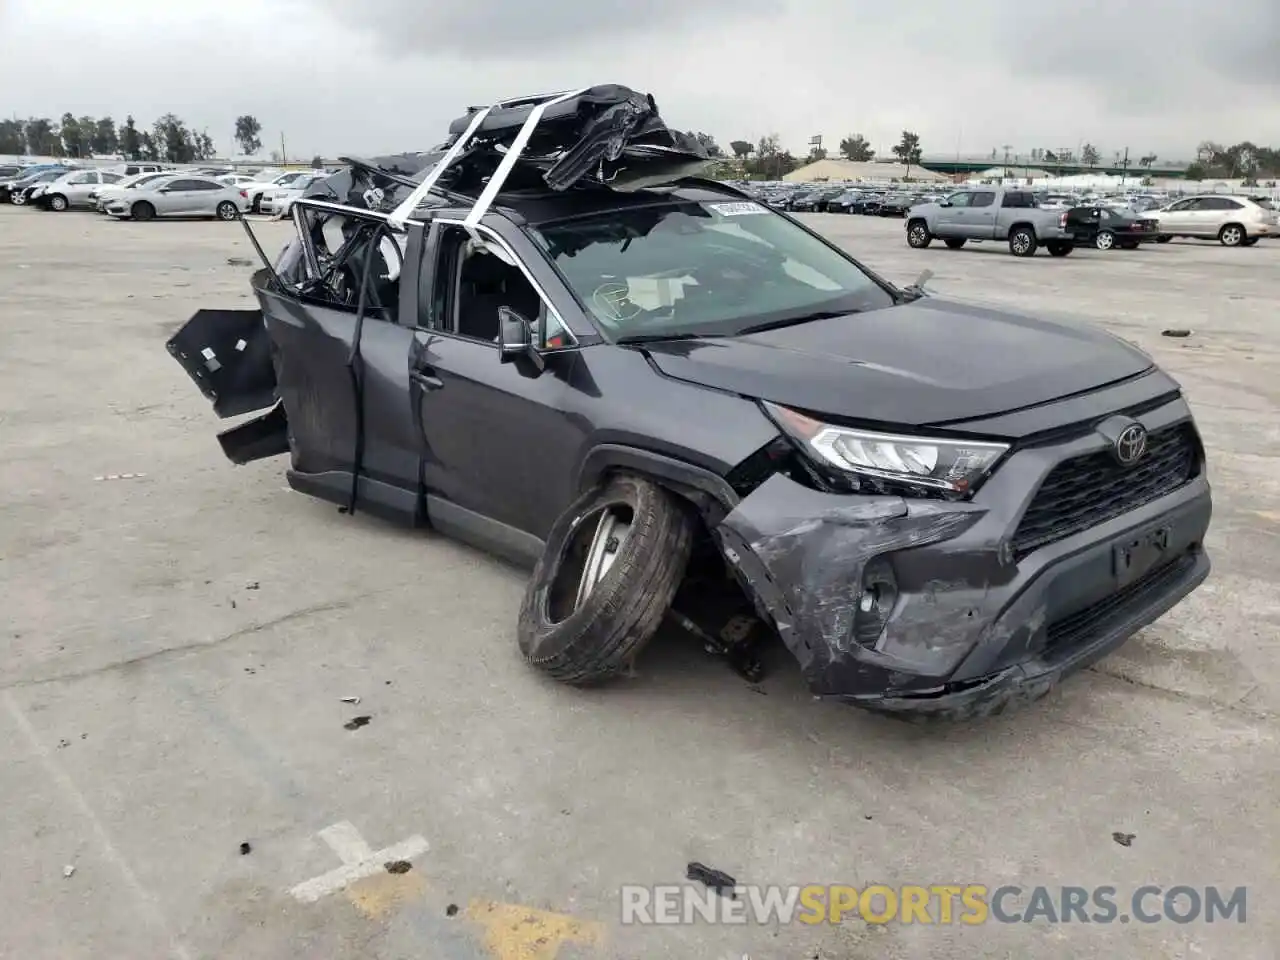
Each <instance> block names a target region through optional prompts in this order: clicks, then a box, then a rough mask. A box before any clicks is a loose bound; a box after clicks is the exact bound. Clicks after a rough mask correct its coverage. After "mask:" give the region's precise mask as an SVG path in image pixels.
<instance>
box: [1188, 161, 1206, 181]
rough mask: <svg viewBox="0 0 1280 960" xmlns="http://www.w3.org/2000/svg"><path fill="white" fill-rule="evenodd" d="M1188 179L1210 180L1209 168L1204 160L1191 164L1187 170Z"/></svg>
mask: <svg viewBox="0 0 1280 960" xmlns="http://www.w3.org/2000/svg"><path fill="white" fill-rule="evenodd" d="M1186 178H1187V179H1188V180H1208V179H1209V167H1208V165H1206V164H1205V162H1204V161H1203V160H1197V161H1195V162H1194V163H1192V164H1190V165H1189V166H1188V167H1187V170H1186Z"/></svg>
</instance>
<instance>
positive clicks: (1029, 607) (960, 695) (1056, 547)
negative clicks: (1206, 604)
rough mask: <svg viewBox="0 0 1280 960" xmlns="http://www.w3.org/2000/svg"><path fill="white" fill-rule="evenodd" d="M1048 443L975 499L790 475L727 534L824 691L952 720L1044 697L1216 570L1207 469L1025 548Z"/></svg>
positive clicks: (751, 584)
mask: <svg viewBox="0 0 1280 960" xmlns="http://www.w3.org/2000/svg"><path fill="white" fill-rule="evenodd" d="M1052 465H1053V464H1052V461H1051V459H1050V458H1049V457H1047V456H1046V454H1045V452H1044V451H1026V452H1024V454H1022V455H1017V454H1015V456H1014V457H1013V458H1011V459H1010V461H1009V462H1007V463H1006V464H1005V465H1004V466H1003V467H1002V468H1001V470H999V471H997V473H996V474H995V475H993V477H992V478H991V479H990V480H989V481H988V483H987V484H986V485H985V486H984V487H983V488H982V489H981V490H980V491H979V493H978V495H977V496H976V497H975V498H974V499H973V500H972V501H969V502H942V501H932V500H915V499H904V498H901V497H895V496H851V495H842V494H832V493H823V492H819V491H816V490H813V489H810V488H809V487H806V486H802V485H801V484H799V483H796V482H795V481H793V480H791V479H789V478H788V477H786V476H785V475H782V474H775V475H774V476H772V477H771V478H769V479H768V480H766V481H765V482H764V483H763V484H762V485H760V486H759V487H758V488H756V489H755V490H754V491H752V492H751V493H750V494H749V495H747V496H746V497H745V498H744V499H743V500H742V501H741V502H740V503H739V504H738V505H737V506H736V508H735V509H734V510H733V511H732V512H730V513H729V514H728V516H726V517H725V518H724V520H723V521H722V522H721V523H719V524H718V525H717V526H716V527H715V528H714V534H715V536H716V537H717V539H718V540H719V542H720V546H721V549H722V551H723V553H724V555H725V557H726V558H727V559H728V560H729V562H730V564H731V565H732V566H733V567H734V569H735V571H736V573H737V575H738V579H739V580H740V582H741V583H742V585H743V586H744V588H745V589H746V591H747V593H748V595H749V596H750V597H751V598H752V599H753V600H754V601H755V603H756V606H757V608H758V609H759V610H760V612H761V614H762V616H765V617H766V619H768V620H771V621H772V622H773V624H774V625H775V627H776V629H777V631H778V633H779V635H780V636H781V638H782V640H783V642H784V643H785V644H786V646H787V647H788V649H790V651H791V652H792V654H794V655H795V657H796V659H797V660H798V661H799V663H800V667H801V670H802V672H803V674H804V677H805V679H806V681H807V682H808V683H809V685H810V687H811V689H812V690H813V692H814V693H815V694H818V695H820V696H826V697H834V698H839V699H843V700H847V701H850V702H854V703H858V704H861V705H864V706H871V707H874V708H875V709H877V710H880V711H886V712H896V713H913V714H934V715H938V716H946V717H951V718H961V717H966V716H981V715H986V714H992V713H998V712H1000V711H1001V710H1002V709H1003V708H1004V707H1005V706H1006V705H1008V704H1009V703H1010V702H1012V701H1015V700H1032V699H1036V698H1038V697H1039V696H1041V695H1042V694H1044V693H1045V692H1047V691H1048V690H1049V689H1050V688H1051V687H1053V686H1054V685H1055V684H1056V683H1057V682H1058V681H1059V680H1060V679H1061V678H1063V677H1064V676H1066V675H1067V674H1069V673H1071V672H1074V671H1075V670H1079V669H1081V668H1083V667H1085V666H1088V665H1089V664H1091V663H1093V662H1094V661H1096V660H1098V659H1099V658H1101V657H1102V656H1104V655H1105V654H1107V653H1108V652H1110V651H1111V650H1113V649H1115V648H1116V647H1118V646H1119V645H1120V644H1122V643H1123V642H1124V641H1125V640H1127V639H1128V638H1129V637H1130V636H1132V635H1133V634H1134V633H1135V632H1136V631H1138V630H1139V629H1140V628H1142V627H1144V626H1146V625H1147V624H1149V623H1151V622H1152V621H1154V620H1156V619H1157V618H1158V617H1160V616H1161V615H1163V614H1164V613H1165V612H1167V611H1168V610H1169V609H1170V608H1171V607H1173V606H1174V605H1175V604H1176V603H1177V602H1178V601H1179V600H1181V599H1182V598H1183V597H1185V596H1186V595H1187V594H1188V593H1190V592H1191V591H1192V590H1194V589H1195V587H1196V586H1198V585H1199V584H1200V583H1201V582H1202V581H1203V580H1204V579H1205V577H1206V576H1207V575H1208V572H1209V558H1208V555H1207V554H1206V553H1205V551H1204V548H1203V542H1204V536H1205V532H1206V530H1207V529H1208V526H1209V520H1210V515H1211V512H1212V503H1211V498H1210V492H1209V484H1208V481H1207V480H1206V478H1205V475H1204V471H1203V470H1200V471H1198V473H1197V475H1196V476H1194V477H1193V478H1192V479H1191V480H1190V481H1189V482H1187V483H1185V484H1184V485H1183V486H1181V487H1179V488H1177V489H1176V490H1174V491H1172V492H1170V493H1167V494H1166V495H1164V496H1160V497H1158V498H1157V499H1154V500H1152V501H1150V502H1147V503H1145V504H1142V505H1141V506H1138V507H1136V508H1134V509H1132V510H1129V511H1128V512H1126V513H1123V514H1121V515H1120V516H1116V517H1113V518H1112V519H1109V520H1106V521H1105V522H1102V523H1099V524H1097V525H1096V526H1093V527H1090V528H1089V529H1086V530H1083V531H1081V532H1078V533H1075V534H1074V535H1070V536H1066V537H1064V538H1062V539H1059V540H1057V541H1056V542H1053V543H1050V544H1047V545H1044V546H1040V547H1038V548H1037V549H1035V550H1032V551H1030V552H1029V553H1028V554H1027V555H1025V556H1021V557H1019V556H1017V555H1016V554H1015V551H1014V548H1013V546H1012V543H1013V535H1014V531H1015V530H1016V528H1017V525H1018V521H1019V520H1020V519H1021V517H1022V514H1023V512H1024V511H1025V510H1026V508H1027V504H1028V502H1029V501H1030V499H1031V497H1032V496H1033V495H1034V493H1035V491H1036V490H1037V489H1038V487H1039V485H1040V482H1041V481H1042V480H1043V477H1044V475H1045V474H1046V473H1047V472H1048V470H1049V469H1050V468H1051V467H1052Z"/></svg>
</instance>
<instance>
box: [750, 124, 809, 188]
mask: <svg viewBox="0 0 1280 960" xmlns="http://www.w3.org/2000/svg"><path fill="white" fill-rule="evenodd" d="M755 153H756V155H755V157H754V158H753V159H752V160H749V161H748V162H746V163H745V164H743V167H744V169H745V170H746V172H747V174H748V175H750V176H753V177H759V178H760V179H763V180H780V179H782V178H783V177H785V176H786V175H787V174H788V173H790V172H791V171H792V170H794V169H795V168H796V167H798V166H799V162H798V161H797V160H796V158H795V157H793V156H792V155H791V153H790V151H787V150H783V149H782V141H781V138H780V137H779V136H778V135H777V134H776V133H771V134H769V135H768V136H766V137H761V138H760V142H759V143H758V144H756V151H755Z"/></svg>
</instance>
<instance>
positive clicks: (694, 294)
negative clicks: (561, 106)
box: [531, 200, 894, 339]
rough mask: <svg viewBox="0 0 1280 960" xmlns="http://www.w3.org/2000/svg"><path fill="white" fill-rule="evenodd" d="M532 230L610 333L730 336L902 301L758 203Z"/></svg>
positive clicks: (627, 214)
mask: <svg viewBox="0 0 1280 960" xmlns="http://www.w3.org/2000/svg"><path fill="white" fill-rule="evenodd" d="M531 233H532V234H533V236H534V239H535V240H536V241H537V242H538V243H539V245H541V246H542V248H543V249H544V250H545V251H546V253H547V255H548V256H549V257H550V259H551V261H552V262H553V263H554V264H555V266H556V267H557V269H558V270H559V271H560V273H561V275H562V276H563V277H564V279H565V281H566V282H567V283H568V285H569V287H570V288H571V289H572V290H573V292H574V294H575V295H576V297H577V298H578V301H579V302H580V303H581V304H582V306H583V308H584V309H586V310H587V311H588V312H590V313H591V314H592V316H594V317H595V319H596V321H597V322H598V323H599V325H600V327H601V328H602V329H603V330H604V332H605V333H606V334H608V335H609V336H610V337H612V338H614V339H617V338H630V337H645V338H648V337H664V336H733V335H735V334H739V333H743V332H746V331H748V330H749V329H751V328H757V327H762V326H773V325H783V324H786V323H790V322H802V321H803V320H805V319H810V318H815V317H816V315H818V314H823V315H828V314H842V313H854V312H857V311H862V310H873V309H878V308H880V307H887V306H890V305H892V304H893V302H894V300H893V296H892V295H891V294H890V293H889V292H888V291H887V290H886V289H885V288H883V287H881V286H880V285H879V284H877V283H876V282H875V281H874V280H872V279H871V277H870V276H868V275H867V274H866V273H865V272H864V271H863V270H862V269H861V268H860V267H859V266H858V265H857V264H856V263H854V262H853V261H852V260H850V259H848V258H846V257H845V256H843V255H841V254H840V253H838V252H837V251H835V250H833V249H832V248H831V247H829V246H827V245H826V244H825V243H823V242H822V241H821V240H819V239H818V238H817V237H815V236H813V235H812V234H810V233H808V232H807V231H805V230H803V229H801V228H800V227H799V226H797V225H796V224H794V223H792V222H791V221H790V220H787V219H785V218H783V217H780V216H778V215H777V214H775V213H773V212H772V211H770V210H769V209H768V208H766V207H763V206H761V205H760V204H757V203H754V202H751V201H738V200H735V201H726V202H713V203H696V202H691V201H685V202H681V201H673V202H670V203H660V204H654V205H652V206H644V207H635V208H631V209H627V210H610V211H608V212H605V213H599V214H592V215H590V216H584V217H576V218H574V219H572V220H564V221H560V222H557V223H549V224H544V225H543V226H541V227H540V228H538V229H536V230H532V231H531Z"/></svg>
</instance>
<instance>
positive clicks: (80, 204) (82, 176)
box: [28, 170, 124, 213]
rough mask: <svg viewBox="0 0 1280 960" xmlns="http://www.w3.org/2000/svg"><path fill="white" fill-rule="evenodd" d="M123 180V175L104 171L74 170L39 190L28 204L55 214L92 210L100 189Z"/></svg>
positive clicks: (33, 194)
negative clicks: (96, 194) (75, 209)
mask: <svg viewBox="0 0 1280 960" xmlns="http://www.w3.org/2000/svg"><path fill="white" fill-rule="evenodd" d="M123 179H124V176H123V174H119V173H110V172H107V171H104V170H72V171H71V172H70V173H64V174H63V175H62V176H61V177H59V178H58V179H56V180H51V181H49V182H48V183H46V184H43V185H42V186H40V187H39V188H37V189H36V191H35V192H34V193H32V195H31V197H30V199H29V201H28V202H30V203H31V204H33V205H34V206H37V207H39V208H40V209H42V210H52V211H54V212H55V213H61V212H62V211H63V210H71V209H74V208H79V209H83V210H91V209H93V205H94V201H93V194H94V193H95V192H96V191H97V190H98V189H100V188H101V187H102V186H104V185H107V184H114V183H119V182H120V181H121V180H123Z"/></svg>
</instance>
